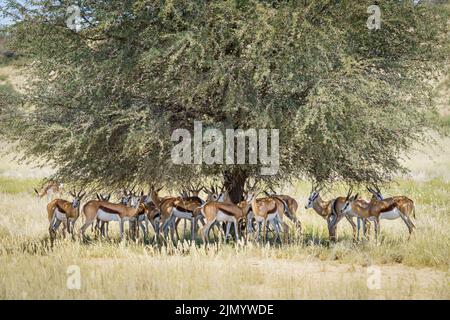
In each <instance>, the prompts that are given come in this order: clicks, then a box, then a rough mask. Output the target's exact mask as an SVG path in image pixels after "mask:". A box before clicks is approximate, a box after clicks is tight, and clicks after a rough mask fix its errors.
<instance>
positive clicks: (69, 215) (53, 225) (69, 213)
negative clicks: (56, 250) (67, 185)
mask: <svg viewBox="0 0 450 320" xmlns="http://www.w3.org/2000/svg"><path fill="white" fill-rule="evenodd" d="M85 194H86V193H83V194H81V191H80V192H78V193H75V191H74V192H72V191H71V192H70V195H71V196H72V197H73V200H72V202H69V201H66V200H63V199H55V200H53V201H50V203H49V204H47V215H48V221H49V223H50V226H49V233H50V239H51V240H53V239H54V238H55V236H56V230H57V229H58V227H59V225H60V224H61V222H62V223H63V235H64V237H65V231H64V230H65V229H67V232H69V234H70V233H71V234H72V238H73V236H74V234H73V229H74V226H75V222H76V221H77V219H78V217H79V216H80V202H81V199H82V198H83V197H84V195H85Z"/></svg>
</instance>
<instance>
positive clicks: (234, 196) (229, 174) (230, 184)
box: [223, 168, 247, 203]
mask: <svg viewBox="0 0 450 320" xmlns="http://www.w3.org/2000/svg"><path fill="white" fill-rule="evenodd" d="M246 180H247V173H246V172H245V171H243V170H241V169H239V168H234V169H232V170H226V171H225V172H224V173H223V181H224V186H225V189H227V190H229V195H230V198H231V201H233V203H238V202H239V201H242V200H243V198H242V194H243V192H244V185H245V181H246Z"/></svg>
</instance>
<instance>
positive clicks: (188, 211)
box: [150, 186, 201, 240]
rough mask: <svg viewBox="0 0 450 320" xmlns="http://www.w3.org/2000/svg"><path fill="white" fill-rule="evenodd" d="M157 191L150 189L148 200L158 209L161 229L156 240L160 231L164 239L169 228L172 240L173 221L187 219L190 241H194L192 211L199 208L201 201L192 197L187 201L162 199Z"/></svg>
mask: <svg viewBox="0 0 450 320" xmlns="http://www.w3.org/2000/svg"><path fill="white" fill-rule="evenodd" d="M161 189H162V188H159V189H158V190H155V189H154V187H153V186H152V187H151V190H150V198H151V199H152V201H153V203H154V204H155V206H156V207H157V208H158V209H159V212H160V215H161V217H160V224H161V227H160V228H159V229H158V234H157V238H158V239H159V232H160V230H162V231H163V233H164V238H165V239H166V238H167V235H168V231H169V227H171V235H172V239H174V231H175V221H176V218H181V219H187V220H190V221H191V240H194V236H195V234H194V231H193V229H194V228H195V218H196V217H194V210H195V209H196V208H197V207H199V206H201V200H200V199H199V198H197V197H192V198H188V199H182V198H181V197H164V198H160V197H159V196H158V191H159V190H161Z"/></svg>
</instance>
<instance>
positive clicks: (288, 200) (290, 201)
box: [265, 187, 302, 232]
mask: <svg viewBox="0 0 450 320" xmlns="http://www.w3.org/2000/svg"><path fill="white" fill-rule="evenodd" d="M270 190H271V191H272V194H269V193H268V192H266V191H265V194H266V196H268V197H277V198H279V199H280V200H281V201H283V202H284V203H285V204H286V206H285V208H286V209H287V210H286V212H285V214H286V217H288V218H289V220H291V221H292V222H293V223H294V224H295V226H296V227H297V228H298V229H299V230H300V232H301V230H302V224H301V222H300V220H298V219H297V217H296V215H295V214H296V212H297V209H298V203H297V201H296V200H295V199H294V198H292V197H291V196H288V195H283V194H277V193H276V192H275V190H273V188H272V187H270Z"/></svg>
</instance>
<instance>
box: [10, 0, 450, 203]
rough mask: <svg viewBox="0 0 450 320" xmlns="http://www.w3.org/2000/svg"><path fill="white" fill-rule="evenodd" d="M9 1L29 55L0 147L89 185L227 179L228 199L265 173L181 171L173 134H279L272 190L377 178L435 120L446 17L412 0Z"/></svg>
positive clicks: (15, 39) (249, 168) (242, 168)
mask: <svg viewBox="0 0 450 320" xmlns="http://www.w3.org/2000/svg"><path fill="white" fill-rule="evenodd" d="M71 4H73V2H72V1H48V0H41V1H29V2H26V1H20V2H16V1H8V2H7V5H6V6H5V7H4V9H3V11H4V13H6V14H8V15H10V16H12V17H14V19H15V24H14V25H13V26H12V27H11V28H10V30H9V32H10V35H11V39H10V40H9V42H8V44H9V45H10V46H11V47H12V48H13V49H14V50H16V51H18V52H20V53H21V54H22V55H24V56H25V57H27V61H29V62H30V63H29V65H28V66H27V68H26V71H27V73H29V75H30V77H29V78H30V83H29V92H28V93H27V94H26V95H25V96H24V97H23V99H24V103H23V107H22V108H20V109H19V111H18V106H14V107H13V108H11V110H10V111H11V112H10V113H8V116H6V117H2V126H4V127H5V128H6V127H7V128H8V130H4V132H2V133H3V136H4V138H6V139H8V140H11V141H15V142H17V146H18V148H19V149H20V150H21V151H23V152H24V154H25V156H26V157H30V156H31V157H34V158H36V157H37V158H38V159H40V160H41V161H44V162H47V161H51V162H52V163H54V164H55V166H56V167H57V169H58V171H57V173H56V178H59V179H62V180H69V181H76V182H78V183H80V184H90V185H92V186H108V187H110V188H115V187H120V186H123V185H125V184H130V183H140V184H143V185H146V184H152V183H156V184H158V183H159V184H161V183H165V184H166V185H167V186H169V187H176V186H179V185H183V184H185V183H186V182H188V181H196V180H203V181H204V180H205V179H208V178H209V177H211V178H217V177H222V176H224V180H225V183H226V184H228V185H229V187H231V189H232V196H233V198H234V200H238V198H239V197H240V195H241V194H242V192H241V191H242V188H243V185H244V182H245V181H246V179H247V178H249V177H254V176H257V175H258V174H259V172H260V165H209V166H208V165H175V164H174V163H173V162H172V161H171V158H170V153H171V149H172V148H173V146H174V142H172V141H171V140H170V137H171V133H172V131H173V130H174V129H177V128H187V129H192V126H193V123H194V121H195V120H197V121H202V122H203V126H204V127H208V126H211V127H215V128H219V129H226V128H233V129H237V128H241V129H248V128H276V129H279V132H280V148H279V150H280V169H279V171H278V174H276V175H274V176H267V177H265V178H266V179H267V180H268V181H269V182H271V183H277V182H282V181H290V180H292V179H299V178H308V179H312V180H315V181H317V182H320V183H323V182H332V181H336V180H340V181H346V182H349V183H363V182H364V183H378V182H383V181H387V180H390V179H392V177H393V175H394V174H395V173H397V172H399V171H404V170H405V168H403V167H402V165H401V163H400V161H399V159H400V156H401V154H403V153H404V152H405V151H407V150H408V149H409V148H411V144H412V142H413V141H417V140H419V141H420V140H422V139H423V138H424V133H425V132H426V130H427V129H428V128H429V127H430V125H431V122H430V121H429V117H428V115H429V114H430V112H433V110H434V109H433V106H432V103H431V99H430V92H431V90H430V89H431V88H430V84H429V78H430V77H432V76H434V75H436V73H437V72H438V71H439V70H440V66H441V64H442V63H443V61H444V60H445V59H444V58H445V52H446V49H447V47H446V45H447V42H445V41H446V35H447V24H446V19H447V17H446V16H445V15H444V14H443V11H442V10H436V8H435V7H434V6H430V5H426V4H418V5H413V4H412V2H411V1H378V5H379V7H380V8H381V28H380V29H378V30H369V29H368V27H367V25H366V21H367V19H368V17H369V14H368V13H367V8H368V6H369V5H372V4H373V3H372V1H344V0H341V1H338V0H320V1H307V0H305V1H275V0H274V1H269V0H265V1H264V0H248V1H246V0H227V1H222V0H221V1H206V0H204V1H181V0H180V1H160V0H135V1H132V0H129V1H121V0H117V1H116V0H113V1H110V0H108V1H97V0H96V1H94V0H92V1H91V0H86V1H79V2H78V5H79V7H80V9H81V10H80V12H81V19H80V23H81V26H82V28H81V30H79V31H78V32H76V31H73V30H71V29H69V28H68V27H67V23H66V22H67V21H66V20H67V12H66V9H67V7H68V6H69V5H71Z"/></svg>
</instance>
